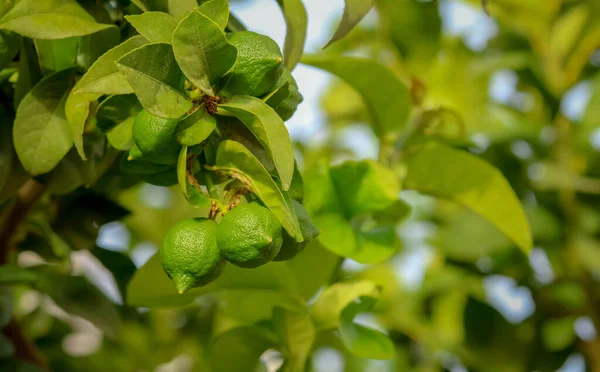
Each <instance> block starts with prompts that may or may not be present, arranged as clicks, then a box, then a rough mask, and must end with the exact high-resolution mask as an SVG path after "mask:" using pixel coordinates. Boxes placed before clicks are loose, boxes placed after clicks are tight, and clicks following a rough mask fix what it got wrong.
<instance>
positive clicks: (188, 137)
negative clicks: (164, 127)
mask: <svg viewBox="0 0 600 372" xmlns="http://www.w3.org/2000/svg"><path fill="white" fill-rule="evenodd" d="M216 126H217V120H216V119H215V117H214V116H212V115H210V114H209V113H208V111H206V109H205V108H204V106H199V107H198V108H197V109H196V110H195V111H194V112H192V113H191V114H189V115H188V116H186V117H185V118H183V119H182V120H181V121H180V122H179V124H177V131H176V132H175V133H176V135H177V140H178V141H179V143H181V144H182V145H185V146H195V145H198V144H199V143H201V142H203V141H204V140H206V139H207V138H208V136H210V134H211V133H212V132H213V131H214V130H215V128H216Z"/></svg>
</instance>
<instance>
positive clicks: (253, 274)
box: [127, 255, 296, 307]
mask: <svg viewBox="0 0 600 372" xmlns="http://www.w3.org/2000/svg"><path fill="white" fill-rule="evenodd" d="M222 289H244V290H254V289H256V290H268V291H275V292H282V293H286V292H287V293H290V292H292V293H293V292H294V291H295V289H296V281H295V279H294V276H293V274H292V273H291V271H290V269H289V268H288V267H287V266H286V265H285V263H269V264H267V265H263V266H261V267H258V268H255V269H252V270H248V269H242V268H239V267H237V266H235V265H227V266H226V267H225V270H224V271H223V274H222V275H221V276H220V277H219V278H218V279H217V280H215V281H214V282H212V283H210V284H208V285H207V286H205V287H200V288H193V289H191V290H189V291H188V292H186V293H184V294H182V295H181V294H179V293H178V292H177V290H176V289H175V284H173V282H172V281H171V279H169V278H168V277H167V274H165V272H164V270H163V268H162V264H161V262H160V258H159V257H158V255H155V256H154V257H152V258H151V259H150V261H148V262H147V263H146V264H145V265H144V266H143V267H142V268H141V269H139V270H138V271H137V272H136V273H135V275H134V277H133V279H132V280H131V282H130V283H129V286H128V291H127V292H128V293H127V304H128V305H130V306H144V307H164V306H181V305H184V304H187V303H190V302H192V301H193V300H194V299H195V298H197V297H198V296H201V295H203V294H206V293H211V292H216V291H219V290H222Z"/></svg>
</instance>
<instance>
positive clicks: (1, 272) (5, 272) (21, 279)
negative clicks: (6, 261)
mask: <svg viewBox="0 0 600 372" xmlns="http://www.w3.org/2000/svg"><path fill="white" fill-rule="evenodd" d="M38 279H39V277H38V275H37V274H36V273H35V272H32V271H30V270H27V269H24V268H22V267H18V266H14V265H4V266H0V285H14V284H23V283H34V282H35V281H36V280H38Z"/></svg>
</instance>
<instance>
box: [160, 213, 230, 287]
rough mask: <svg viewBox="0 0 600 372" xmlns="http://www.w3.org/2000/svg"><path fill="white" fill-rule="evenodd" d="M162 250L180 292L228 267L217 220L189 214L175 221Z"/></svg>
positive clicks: (213, 278) (202, 283)
mask: <svg viewBox="0 0 600 372" xmlns="http://www.w3.org/2000/svg"><path fill="white" fill-rule="evenodd" d="M159 254H160V259H161V261H162V264H163V268H164V269H165V272H166V273H167V275H169V277H170V278H171V280H173V282H175V286H176V288H177V291H178V292H179V293H184V292H186V291H188V290H189V289H191V288H194V287H201V286H204V285H206V284H208V283H210V282H212V281H213V280H215V279H216V278H217V277H219V275H221V273H222V272H223V268H224V267H225V260H224V259H223V258H222V257H221V252H220V251H219V248H218V246H217V223H216V222H215V221H213V220H209V219H206V218H188V219H185V220H183V221H180V222H178V223H177V224H175V225H173V226H172V227H171V229H170V230H169V232H168V233H167V235H166V236H165V239H164V241H163V245H162V247H161V249H160V252H159Z"/></svg>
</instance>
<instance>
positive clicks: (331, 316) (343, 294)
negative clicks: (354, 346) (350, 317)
mask: <svg viewBox="0 0 600 372" xmlns="http://www.w3.org/2000/svg"><path fill="white" fill-rule="evenodd" d="M379 294H380V290H379V288H378V286H377V284H375V283H374V282H372V281H369V280H348V281H344V282H338V283H335V284H333V285H331V286H329V287H327V288H325V289H324V290H323V292H322V293H321V294H320V295H319V297H318V298H317V301H316V302H315V303H314V304H313V305H312V306H311V308H310V313H311V316H312V317H313V320H314V321H315V324H316V326H317V329H318V330H327V329H334V328H337V327H338V326H339V325H340V316H341V314H342V311H343V310H344V309H345V308H346V306H348V305H349V304H351V303H352V302H354V300H356V299H357V298H359V297H373V298H378V297H379Z"/></svg>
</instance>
